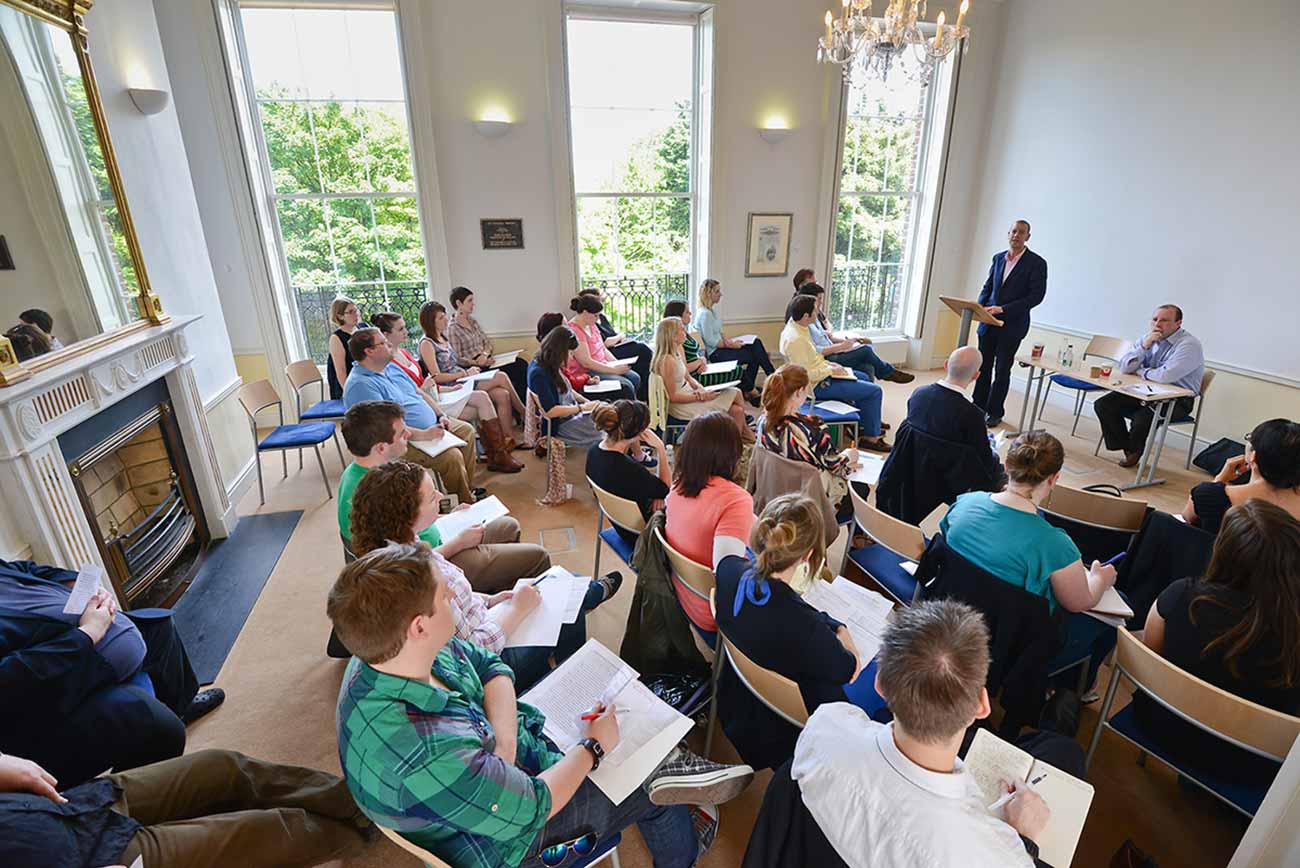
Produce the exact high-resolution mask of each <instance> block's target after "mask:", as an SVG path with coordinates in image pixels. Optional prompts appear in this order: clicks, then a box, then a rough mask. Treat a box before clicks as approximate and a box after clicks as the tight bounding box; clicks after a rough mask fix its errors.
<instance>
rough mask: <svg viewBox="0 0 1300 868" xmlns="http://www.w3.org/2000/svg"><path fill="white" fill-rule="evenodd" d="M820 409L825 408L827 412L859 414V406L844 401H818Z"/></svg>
mask: <svg viewBox="0 0 1300 868" xmlns="http://www.w3.org/2000/svg"><path fill="white" fill-rule="evenodd" d="M817 409H818V410H825V411H826V412H827V413H845V414H849V415H852V416H856V415H858V408H857V407H854V406H853V405H852V404H845V403H844V402H843V401H818V402H817Z"/></svg>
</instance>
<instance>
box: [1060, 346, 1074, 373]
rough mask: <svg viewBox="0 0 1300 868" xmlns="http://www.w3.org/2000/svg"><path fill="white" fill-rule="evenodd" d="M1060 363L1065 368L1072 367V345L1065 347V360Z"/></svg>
mask: <svg viewBox="0 0 1300 868" xmlns="http://www.w3.org/2000/svg"><path fill="white" fill-rule="evenodd" d="M1061 363H1062V364H1063V365H1065V366H1066V367H1067V368H1073V367H1074V344H1066V345H1065V358H1064V359H1062V361H1061Z"/></svg>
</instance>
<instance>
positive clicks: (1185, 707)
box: [1084, 627, 1300, 817]
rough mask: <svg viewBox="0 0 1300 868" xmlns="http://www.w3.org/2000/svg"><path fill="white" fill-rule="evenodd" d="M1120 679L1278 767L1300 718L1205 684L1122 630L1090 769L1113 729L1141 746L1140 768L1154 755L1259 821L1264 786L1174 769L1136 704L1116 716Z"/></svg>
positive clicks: (1188, 767) (1298, 732) (1299, 731)
mask: <svg viewBox="0 0 1300 868" xmlns="http://www.w3.org/2000/svg"><path fill="white" fill-rule="evenodd" d="M1121 678H1126V679H1128V681H1129V682H1131V683H1132V685H1133V686H1134V687H1135V688H1137V689H1138V690H1140V691H1142V692H1143V693H1145V694H1146V695H1147V696H1148V697H1150V698H1151V699H1152V700H1153V701H1155V702H1157V703H1159V704H1160V705H1161V706H1163V707H1164V708H1165V709H1166V710H1167V711H1170V712H1172V713H1173V714H1175V715H1177V716H1178V717H1180V718H1181V719H1183V720H1185V721H1186V722H1188V723H1190V724H1192V725H1193V726H1195V727H1196V728H1197V729H1201V730H1204V731H1205V732H1207V733H1209V734H1210V735H1212V736H1215V737H1216V738H1219V739H1222V740H1223V741H1225V742H1227V743H1228V744H1231V745H1234V746H1236V747H1238V748H1240V749H1242V750H1245V751H1249V752H1250V753H1253V754H1256V755H1258V756H1262V757H1267V758H1268V759H1272V760H1276V761H1277V762H1279V763H1281V762H1282V760H1283V759H1285V757H1286V755H1287V753H1288V752H1289V751H1290V750H1291V746H1292V745H1293V744H1294V743H1295V741H1296V738H1297V737H1300V717H1293V716H1292V715H1289V714H1283V713H1282V712H1280V711H1274V710H1273V709H1271V708H1265V707H1264V706H1262V705H1258V704H1256V703H1254V702H1250V701H1249V700H1245V699H1242V698H1241V697H1239V696H1234V695H1233V694H1231V693H1229V692H1228V691H1226V690H1223V689H1222V688H1219V687H1215V686H1214V685H1213V684H1210V683H1209V682H1206V681H1202V680H1201V679H1199V678H1197V677H1196V676H1195V675H1192V674H1190V673H1188V672H1185V671H1183V670H1182V669H1180V668H1178V667H1177V666H1175V665H1174V664H1173V663H1171V662H1169V661H1168V660H1166V659H1165V658H1163V657H1161V656H1160V655H1159V654H1157V653H1156V652H1155V651H1152V650H1151V649H1150V648H1148V647H1147V646H1146V645H1144V644H1142V640H1140V639H1138V638H1137V637H1136V636H1134V635H1133V634H1132V633H1130V632H1129V631H1128V630H1126V629H1124V628H1122V627H1121V628H1120V630H1119V641H1118V643H1117V644H1116V646H1115V671H1114V674H1113V675H1112V676H1111V679H1110V684H1109V685H1108V686H1107V687H1106V698H1105V700H1104V701H1103V702H1102V706H1101V722H1100V724H1099V725H1098V726H1097V728H1096V730H1095V731H1094V732H1093V734H1092V741H1091V742H1090V743H1089V745H1088V755H1087V757H1086V758H1085V761H1084V762H1085V765H1087V764H1089V763H1091V762H1092V757H1093V754H1094V753H1096V750H1097V744H1098V741H1099V740H1100V738H1101V731H1102V729H1103V728H1104V729H1109V730H1111V731H1112V732H1115V733H1117V734H1119V735H1120V736H1122V737H1123V738H1125V739H1127V740H1128V741H1130V742H1132V743H1133V744H1135V745H1137V747H1138V748H1139V749H1140V750H1141V751H1142V758H1141V759H1139V762H1142V761H1143V760H1144V759H1145V757H1146V755H1147V754H1150V755H1151V756H1154V757H1156V758H1157V759H1159V760H1160V761H1162V762H1164V763H1166V764H1167V765H1170V766H1171V767H1173V768H1174V769H1176V770H1177V771H1178V772H1179V774H1181V775H1183V776H1184V777H1186V778H1188V779H1189V780H1191V781H1193V782H1194V783H1195V784H1196V785H1197V786H1200V787H1202V788H1203V789H1205V790H1206V791H1207V792H1209V793H1210V794H1212V795H1213V796H1215V797H1216V798H1218V799H1220V800H1222V801H1223V802H1225V803H1227V804H1229V805H1231V806H1232V807H1233V808H1235V809H1236V810H1238V811H1240V812H1241V813H1243V814H1245V815H1246V816H1248V817H1249V816H1254V814H1255V812H1256V811H1257V810H1258V809H1259V804H1260V802H1262V801H1263V799H1264V795H1265V794H1266V793H1267V792H1268V786H1267V785H1264V784H1260V785H1258V787H1255V788H1252V787H1250V786H1249V785H1235V786H1232V787H1230V788H1229V787H1224V786H1218V785H1216V782H1215V781H1213V780H1211V779H1210V777H1211V776H1209V775H1207V774H1204V773H1202V772H1201V771H1200V770H1198V769H1197V768H1195V767H1194V766H1193V765H1192V764H1190V763H1188V762H1186V761H1184V762H1182V763H1181V764H1175V762H1174V761H1173V760H1172V755H1173V753H1174V751H1173V750H1171V749H1170V748H1169V747H1168V746H1166V745H1165V744H1162V743H1161V741H1160V736H1161V735H1163V733H1161V732H1152V731H1149V730H1148V729H1146V728H1145V727H1143V726H1142V725H1141V723H1140V722H1139V721H1138V719H1137V716H1136V714H1135V713H1134V709H1133V706H1132V704H1130V705H1128V706H1126V707H1125V708H1123V709H1122V710H1120V711H1119V712H1118V713H1116V714H1115V715H1113V716H1112V715H1111V713H1110V709H1111V704H1112V703H1113V701H1114V699H1115V692H1116V688H1118V687H1119V681H1120V679H1121Z"/></svg>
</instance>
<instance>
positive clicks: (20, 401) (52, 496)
mask: <svg viewBox="0 0 1300 868" xmlns="http://www.w3.org/2000/svg"><path fill="white" fill-rule="evenodd" d="M198 319H199V317H197V316H177V317H173V318H172V319H171V320H170V321H169V322H167V323H164V324H162V325H158V326H153V327H151V328H148V329H145V330H143V331H139V332H135V333H134V334H131V335H130V336H128V337H125V338H123V339H122V340H120V341H116V342H114V343H112V344H108V345H106V346H103V347H98V348H96V349H94V350H92V351H90V352H88V353H85V354H84V355H81V356H77V357H76V358H73V359H68V360H67V361H65V362H62V363H61V364H58V365H55V366H54V367H52V368H49V369H47V370H44V371H40V372H38V373H37V374H35V375H34V376H32V377H31V378H29V379H26V380H23V381H22V382H19V383H16V384H14V385H12V386H8V387H5V388H0V486H2V490H3V491H4V492H5V495H6V496H5V498H4V511H5V512H7V513H8V516H7V518H8V521H9V522H10V523H11V524H12V525H13V530H14V531H15V532H16V533H18V534H21V536H22V538H23V539H25V540H26V542H27V544H28V545H29V546H30V547H31V550H32V557H33V558H35V559H36V560H37V561H40V562H43V563H50V564H55V565H57V566H63V567H69V568H71V569H76V568H77V566H78V565H79V564H83V563H93V564H99V565H100V566H103V561H102V559H101V557H100V554H99V549H98V547H97V546H96V545H95V541H94V538H93V537H92V536H91V532H90V523H89V521H88V519H87V518H86V516H85V514H84V513H83V511H82V509H81V505H80V503H79V501H78V499H77V494H76V491H75V489H74V488H73V485H72V477H71V475H70V474H69V472H68V462H67V460H66V457H65V456H64V455H63V452H62V450H61V449H60V447H59V442H58V437H59V435H61V434H63V433H64V432H66V431H68V430H69V429H71V428H72V427H74V426H76V425H78V424H80V423H81V422H84V421H85V420H87V419H89V418H91V417H92V416H94V415H95V414H97V413H99V412H101V411H102V410H104V409H106V408H108V407H110V406H112V405H113V404H116V403H117V402H118V401H121V400H122V399H124V398H126V397H127V396H129V395H131V394H133V393H135V392H136V391H138V390H140V389H142V388H144V387H145V386H147V385H148V384H150V383H152V382H155V381H157V380H160V379H161V380H166V383H167V390H168V392H169V393H170V395H171V401H172V406H173V408H174V410H175V413H176V419H177V423H178V424H179V426H180V429H181V435H182V438H183V439H184V441H185V450H186V453H187V454H188V456H189V461H190V465H191V469H192V470H193V472H194V477H195V485H196V487H197V488H198V492H199V499H200V501H201V502H202V504H203V511H204V514H205V517H206V519H207V523H208V529H209V532H210V533H211V535H212V537H214V538H218V537H225V536H228V535H229V533H230V531H231V530H233V529H234V526H235V520H236V517H235V510H234V507H233V505H232V504H231V503H230V500H229V498H228V497H227V496H226V488H225V485H224V484H223V483H222V480H221V474H220V471H219V468H218V466H217V457H216V452H215V451H214V449H213V446H212V435H211V434H210V433H209V432H208V423H207V416H206V415H205V414H204V410H203V401H202V399H201V397H200V396H199V390H198V384H197V383H196V382H195V380H194V372H193V362H194V357H193V356H192V355H191V354H190V351H189V342H188V340H187V339H186V337H185V328H186V327H187V326H189V325H191V324H193V323H194V322H196V321H197V320H198Z"/></svg>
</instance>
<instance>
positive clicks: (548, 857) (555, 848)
mask: <svg viewBox="0 0 1300 868" xmlns="http://www.w3.org/2000/svg"><path fill="white" fill-rule="evenodd" d="M595 851H596V835H595V833H594V832H588V833H587V834H585V835H583V836H582V837H580V838H574V839H573V840H571V841H565V842H563V843H561V844H552V845H551V846H549V847H546V848H543V849H542V851H541V852H540V853H538V854H537V858H538V859H541V860H542V864H543V865H545V866H546V868H559V866H560V865H563V864H564V863H565V862H567V861H569V854H570V853H572V854H573V856H574V857H576V858H578V859H584V858H586V857H587V856H590V855H591V854H592V853H594V852H595Z"/></svg>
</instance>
